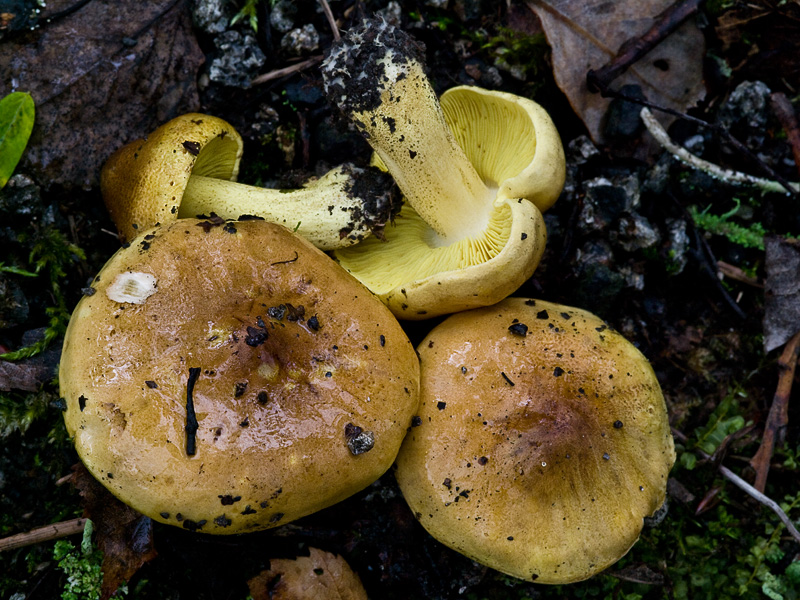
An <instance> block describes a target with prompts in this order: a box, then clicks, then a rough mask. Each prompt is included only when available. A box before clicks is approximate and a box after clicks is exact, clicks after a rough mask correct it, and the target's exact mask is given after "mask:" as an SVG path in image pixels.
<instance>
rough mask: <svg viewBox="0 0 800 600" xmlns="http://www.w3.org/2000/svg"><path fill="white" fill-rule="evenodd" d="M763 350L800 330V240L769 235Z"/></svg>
mask: <svg viewBox="0 0 800 600" xmlns="http://www.w3.org/2000/svg"><path fill="white" fill-rule="evenodd" d="M764 244H765V247H766V263H765V266H766V271H767V278H766V282H765V297H766V302H765V306H764V350H765V351H766V352H770V351H772V350H774V349H775V348H779V347H781V346H783V345H784V344H785V343H786V342H788V341H789V339H790V338H791V337H792V336H793V335H794V334H796V333H797V332H798V331H800V241H797V240H787V239H785V238H783V237H780V236H768V237H767V238H766V239H765V240H764Z"/></svg>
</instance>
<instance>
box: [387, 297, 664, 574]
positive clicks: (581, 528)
mask: <svg viewBox="0 0 800 600" xmlns="http://www.w3.org/2000/svg"><path fill="white" fill-rule="evenodd" d="M418 353H419V356H420V363H421V382H420V400H421V404H420V409H419V413H418V416H419V419H417V420H416V423H418V425H417V426H416V427H413V428H412V430H411V432H410V433H409V434H408V436H407V437H406V440H405V442H404V443H403V446H402V448H401V451H400V454H399V455H398V458H397V470H396V476H397V481H398V483H399V485H400V488H401V490H402V492H403V495H404V497H405V498H406V500H407V502H408V504H409V506H410V507H411V509H412V510H413V511H414V513H415V515H416V517H417V519H418V520H419V521H420V523H421V524H422V525H423V526H424V527H425V529H427V530H428V531H429V532H430V533H431V535H432V536H433V537H435V538H436V539H437V540H439V541H440V542H442V543H444V544H446V545H447V546H450V547H451V548H453V549H455V550H457V551H458V552H461V553H463V554H465V555H467V556H468V557H470V558H472V559H473V560H476V561H478V562H480V563H482V564H485V565H488V566H490V567H492V568H494V569H497V570H499V571H502V572H504V573H507V574H509V575H513V576H515V577H519V578H521V579H526V580H528V581H530V580H535V581H537V582H539V583H553V584H555V583H570V582H575V581H580V580H583V579H586V578H588V577H591V576H592V575H594V574H596V573H598V572H600V571H602V570H603V569H605V568H606V567H608V566H609V565H611V564H612V563H614V562H615V561H617V560H618V559H619V558H621V557H622V556H623V555H624V554H625V553H626V552H627V551H628V550H629V549H630V547H631V546H632V545H633V544H634V543H635V542H636V540H637V539H638V537H639V534H640V532H641V529H642V526H643V519H644V518H645V517H647V516H650V515H652V514H653V513H654V512H655V511H656V510H657V509H658V508H659V507H661V506H662V504H663V502H664V500H665V497H666V483H667V476H668V473H669V471H670V468H671V467H672V465H673V463H674V461H675V451H674V447H673V441H672V436H671V433H670V429H669V423H668V420H667V412H666V407H665V403H664V398H663V396H662V393H661V389H660V387H659V385H658V381H657V380H656V377H655V374H654V373H653V370H652V368H651V367H650V365H649V363H648V362H647V360H646V359H645V358H644V357H643V356H642V354H641V353H640V352H639V351H638V350H637V349H636V348H635V347H634V346H633V345H632V344H630V343H629V342H628V341H627V340H625V339H624V338H623V337H622V336H621V335H620V334H618V333H617V332H615V331H613V330H612V329H610V328H609V327H608V326H607V325H606V324H605V323H604V322H603V321H602V320H601V319H599V318H598V317H596V316H594V315H592V314H590V313H588V312H586V311H584V310H580V309H577V308H571V307H565V306H562V305H558V304H552V303H549V302H543V301H541V300H535V301H534V300H524V299H520V298H508V299H506V300H504V301H503V302H501V303H499V304H498V305H496V306H491V307H486V308H481V309H476V310H472V311H467V312H463V313H459V314H456V315H452V316H450V317H448V318H447V319H446V320H445V321H443V322H442V323H441V324H440V325H438V326H437V327H435V328H434V329H433V330H432V331H431V332H430V334H429V335H428V337H427V338H426V339H425V340H423V341H422V343H421V344H420V346H419V348H418Z"/></svg>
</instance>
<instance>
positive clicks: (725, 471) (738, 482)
mask: <svg viewBox="0 0 800 600" xmlns="http://www.w3.org/2000/svg"><path fill="white" fill-rule="evenodd" d="M719 472H720V473H721V474H722V476H723V477H724V478H725V479H727V480H728V481H730V482H731V483H732V484H734V485H735V486H736V487H738V488H739V489H740V490H742V491H744V492H746V493H747V494H749V495H750V496H752V497H753V498H755V499H756V500H758V501H759V502H760V503H761V504H763V505H764V506H766V507H768V508H770V509H771V510H772V512H774V513H775V514H776V515H778V518H779V519H780V520H781V522H782V523H783V524H784V525H786V530H787V531H788V532H789V534H790V535H791V536H792V537H793V538H794V539H795V541H797V542H800V531H797V528H796V527H795V526H794V523H792V520H791V519H790V518H789V516H788V515H787V514H786V513H785V512H783V509H782V508H781V507H780V505H779V504H778V503H777V502H775V501H774V500H773V499H772V498H769V497H768V496H765V495H764V494H762V493H761V492H759V491H758V490H757V489H756V488H754V487H753V486H752V485H750V484H749V483H747V482H746V481H745V480H744V479H742V478H741V477H739V476H738V475H737V474H736V473H734V472H733V471H731V470H730V469H729V468H728V467H724V466H722V465H720V466H719Z"/></svg>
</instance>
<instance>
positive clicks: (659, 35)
mask: <svg viewBox="0 0 800 600" xmlns="http://www.w3.org/2000/svg"><path fill="white" fill-rule="evenodd" d="M699 4H700V0H682V1H679V2H676V3H675V4H673V5H672V6H670V7H669V8H667V10H665V11H664V12H662V13H661V14H660V15H658V16H657V17H656V19H655V22H654V23H653V26H652V27H651V28H650V29H648V30H647V31H646V32H645V33H644V34H643V35H642V36H641V37H636V38H631V39H629V40H627V41H626V42H625V43H624V44H622V46H620V48H619V50H618V51H617V55H616V56H615V57H614V58H613V59H612V60H611V61H610V62H609V63H607V64H606V65H604V66H602V67H601V68H599V69H597V70H596V71H595V70H593V69H591V70H589V72H588V73H587V74H586V84H587V85H588V87H589V90H590V91H592V92H598V91H599V92H601V93H602V92H603V91H604V90H607V89H608V86H609V85H610V84H611V82H612V81H614V80H615V79H616V78H617V77H619V76H620V75H622V74H623V73H624V72H625V71H627V70H628V67H630V66H631V65H632V64H634V63H635V62H637V61H638V60H639V59H640V58H642V57H643V56H644V55H645V54H647V53H648V52H650V50H652V49H653V48H655V47H656V46H658V44H660V43H661V42H662V41H664V38H666V37H667V36H668V35H669V34H671V33H672V32H673V31H675V30H676V29H677V28H678V27H680V25H681V24H682V23H683V22H684V21H685V20H686V19H688V18H689V17H691V16H692V15H694V14H695V13H696V12H697V7H698V5H699Z"/></svg>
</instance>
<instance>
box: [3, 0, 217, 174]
mask: <svg viewBox="0 0 800 600" xmlns="http://www.w3.org/2000/svg"><path fill="white" fill-rule="evenodd" d="M70 4H74V0H53V1H50V2H48V3H47V12H48V13H49V14H54V13H57V12H59V11H61V10H64V9H65V8H67V7H68V6H69V5H70ZM45 16H46V15H44V14H43V15H42V17H45ZM203 60H204V57H203V53H202V52H201V51H200V48H199V47H198V45H197V41H196V40H195V38H194V35H193V34H192V30H191V17H190V14H189V2H186V1H185V0H154V1H153V2H139V1H137V0H119V1H117V2H108V1H99V0H98V1H95V2H89V3H87V4H86V5H85V6H82V7H81V8H80V9H79V10H77V11H75V12H74V13H72V14H70V15H68V16H66V17H64V18H61V19H58V20H55V21H53V22H52V23H50V24H44V25H43V26H42V27H40V28H39V29H36V30H34V31H31V32H27V33H24V34H21V35H17V36H15V37H13V38H11V39H9V40H7V41H6V40H4V42H3V44H2V45H0V97H2V96H4V95H6V94H8V93H9V92H11V91H14V90H20V91H26V92H29V93H30V94H31V95H32V96H33V98H34V101H35V102H36V122H35V125H34V130H33V136H32V137H31V139H30V141H29V143H28V148H27V150H26V152H25V155H24V156H23V161H22V163H21V164H20V165H19V166H18V167H17V169H18V170H25V171H26V172H28V173H30V174H31V175H32V176H34V177H35V178H36V179H37V180H38V181H39V183H41V184H42V185H44V186H45V187H49V186H50V185H52V184H61V185H64V186H66V187H68V188H75V187H84V188H88V187H91V186H94V185H95V184H96V183H97V181H98V175H99V170H100V167H101V166H102V164H103V162H105V160H106V158H108V156H109V155H110V154H111V152H113V151H114V150H116V149H117V148H119V147H120V146H122V145H123V144H124V143H125V142H128V141H130V140H133V139H136V138H138V137H143V136H144V135H146V134H147V133H149V132H150V131H152V130H153V129H155V128H156V126H158V124H160V123H162V122H165V121H167V120H169V119H170V118H172V117H174V116H177V115H178V114H180V113H183V112H189V111H191V110H195V109H197V107H198V105H199V99H198V94H197V87H196V79H197V71H198V69H199V67H200V65H201V64H202V63H203Z"/></svg>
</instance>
